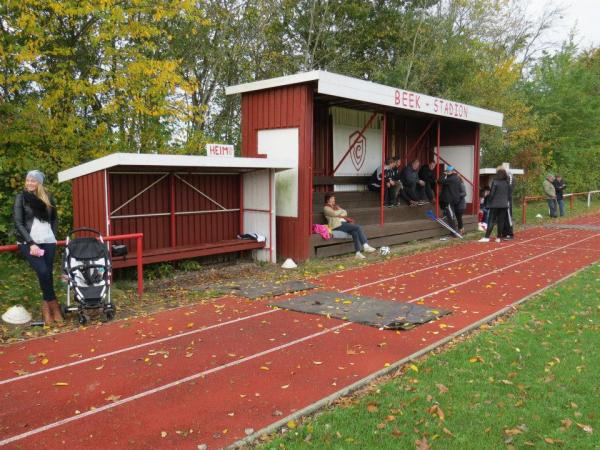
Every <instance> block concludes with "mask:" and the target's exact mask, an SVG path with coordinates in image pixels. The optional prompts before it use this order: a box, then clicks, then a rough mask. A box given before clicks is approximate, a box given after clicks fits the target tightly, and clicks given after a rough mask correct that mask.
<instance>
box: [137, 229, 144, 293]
mask: <svg viewBox="0 0 600 450" xmlns="http://www.w3.org/2000/svg"><path fill="white" fill-rule="evenodd" d="M135 244H136V252H135V253H136V254H135V256H136V262H137V265H136V266H137V292H138V295H139V296H140V299H141V298H142V295H143V294H144V266H143V264H142V252H143V250H142V236H137V238H136V240H135Z"/></svg>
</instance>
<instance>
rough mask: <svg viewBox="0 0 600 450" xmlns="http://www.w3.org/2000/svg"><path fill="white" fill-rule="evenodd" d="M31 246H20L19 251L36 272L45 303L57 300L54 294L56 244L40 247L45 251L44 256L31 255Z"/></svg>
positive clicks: (41, 245)
mask: <svg viewBox="0 0 600 450" xmlns="http://www.w3.org/2000/svg"><path fill="white" fill-rule="evenodd" d="M29 247H30V246H29V244H19V250H20V251H21V254H22V255H23V256H24V257H25V259H26V260H27V262H28V263H29V265H30V266H31V267H32V268H33V270H35V273H36V274H37V277H38V281H39V282H40V288H42V298H43V299H44V300H45V301H47V302H48V301H52V300H56V293H55V292H54V277H53V273H52V272H53V266H54V255H55V254H56V244H40V245H38V247H40V248H41V249H43V250H44V255H43V256H33V255H32V254H31V253H29Z"/></svg>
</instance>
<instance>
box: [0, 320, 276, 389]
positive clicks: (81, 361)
mask: <svg viewBox="0 0 600 450" xmlns="http://www.w3.org/2000/svg"><path fill="white" fill-rule="evenodd" d="M277 311H280V310H279V309H269V310H267V311H262V312H259V313H256V314H251V315H249V316H243V317H238V318H237V319H233V320H229V321H227V322H221V323H217V324H213V325H208V326H206V327H204V328H198V329H196V330H191V331H186V332H185V333H181V334H177V335H173V336H166V337H164V338H160V339H155V340H152V341H148V342H143V343H141V344H137V345H132V346H129V347H123V348H120V349H118V350H113V351H111V352H106V353H102V354H100V355H96V356H91V357H89V358H84V359H79V360H77V361H72V362H69V363H65V364H60V365H58V366H53V367H48V368H47V369H42V370H39V371H37V372H31V373H27V374H25V375H20V376H18V377H13V378H7V379H6V380H1V381H0V386H1V385H3V384H8V383H12V382H15V381H20V380H24V379H26V378H31V377H35V376H38V375H43V374H46V373H49V372H54V371H56V370H61V369H65V368H67V367H73V366H78V365H80V364H84V363H88V362H91V361H96V360H98V359H102V358H108V357H109V356H114V355H118V354H120V353H125V352H129V351H133V350H138V349H140V348H144V347H149V346H151V345H156V344H161V343H163V342H168V341H171V340H174V339H178V338H181V337H186V336H190V335H193V334H198V333H203V332H205V331H209V330H214V329H215V328H219V327H223V326H226V325H232V324H234V323H238V322H242V321H244V320H248V319H254V318H256V317H261V316H264V315H267V314H272V313H274V312H277Z"/></svg>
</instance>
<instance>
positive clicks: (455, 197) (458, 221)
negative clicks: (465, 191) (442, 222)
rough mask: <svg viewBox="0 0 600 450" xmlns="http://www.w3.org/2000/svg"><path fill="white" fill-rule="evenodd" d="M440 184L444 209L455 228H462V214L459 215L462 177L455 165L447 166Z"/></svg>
mask: <svg viewBox="0 0 600 450" xmlns="http://www.w3.org/2000/svg"><path fill="white" fill-rule="evenodd" d="M440 184H441V185H442V192H441V193H440V205H441V206H443V210H444V213H445V216H446V219H447V221H448V225H450V226H451V227H452V228H453V229H454V230H457V225H458V228H462V225H463V224H462V214H460V218H459V217H458V211H459V208H460V199H461V196H460V193H461V188H460V186H461V185H460V179H459V177H458V174H457V173H456V171H455V170H454V167H453V166H447V167H446V171H445V172H444V174H443V175H442V177H441V178H440Z"/></svg>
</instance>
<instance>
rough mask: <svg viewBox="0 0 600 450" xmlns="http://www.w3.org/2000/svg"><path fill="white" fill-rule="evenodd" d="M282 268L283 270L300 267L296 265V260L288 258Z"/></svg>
mask: <svg viewBox="0 0 600 450" xmlns="http://www.w3.org/2000/svg"><path fill="white" fill-rule="evenodd" d="M281 267H282V268H283V269H295V268H296V267H298V266H297V265H296V263H295V262H294V260H293V259H292V258H288V259H286V260H285V261H284V263H283V264H282V265H281Z"/></svg>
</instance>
